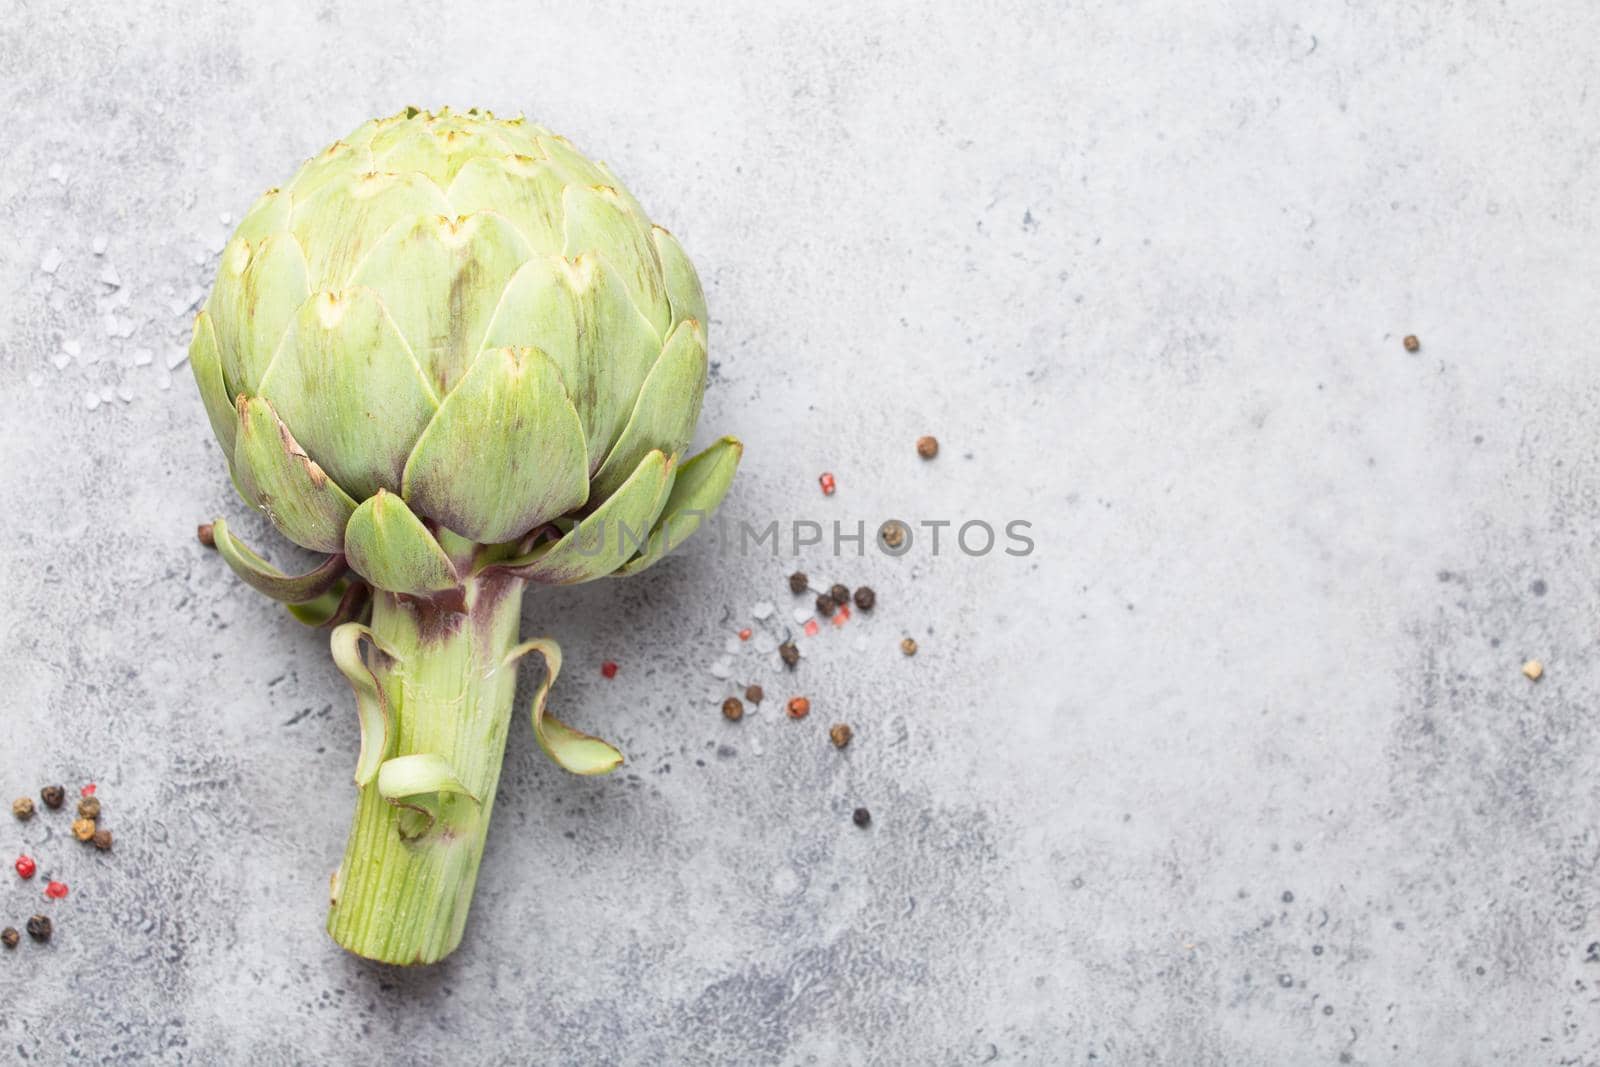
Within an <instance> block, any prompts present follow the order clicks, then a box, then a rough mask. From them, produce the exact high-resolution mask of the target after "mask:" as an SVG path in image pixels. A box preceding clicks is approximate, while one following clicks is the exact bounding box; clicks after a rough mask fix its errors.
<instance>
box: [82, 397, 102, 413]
mask: <svg viewBox="0 0 1600 1067" xmlns="http://www.w3.org/2000/svg"><path fill="white" fill-rule="evenodd" d="M83 406H84V407H86V408H88V409H89V410H90V411H93V410H94V409H95V408H97V407H99V406H100V394H99V393H85V394H83Z"/></svg>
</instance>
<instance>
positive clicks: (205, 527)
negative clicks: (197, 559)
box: [194, 522, 217, 548]
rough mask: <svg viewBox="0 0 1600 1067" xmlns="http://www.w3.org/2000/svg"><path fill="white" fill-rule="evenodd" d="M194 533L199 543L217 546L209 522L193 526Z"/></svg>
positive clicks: (211, 546) (209, 546)
mask: <svg viewBox="0 0 1600 1067" xmlns="http://www.w3.org/2000/svg"><path fill="white" fill-rule="evenodd" d="M194 535H195V537H197V538H198V539H199V540H200V543H201V544H202V545H205V546H206V547H207V548H216V547H217V537H216V533H215V532H214V531H213V530H212V528H211V524H210V523H209V522H202V523H201V524H200V525H199V526H197V527H195V531H194Z"/></svg>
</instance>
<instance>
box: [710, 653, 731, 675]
mask: <svg viewBox="0 0 1600 1067" xmlns="http://www.w3.org/2000/svg"><path fill="white" fill-rule="evenodd" d="M711 675H712V677H714V678H732V677H733V660H731V659H729V658H728V657H727V656H723V657H722V658H720V659H718V660H717V661H716V662H715V663H713V664H711Z"/></svg>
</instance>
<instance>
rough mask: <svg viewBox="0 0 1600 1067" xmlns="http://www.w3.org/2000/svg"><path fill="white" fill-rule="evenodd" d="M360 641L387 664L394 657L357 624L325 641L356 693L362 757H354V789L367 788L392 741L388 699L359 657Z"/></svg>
mask: <svg viewBox="0 0 1600 1067" xmlns="http://www.w3.org/2000/svg"><path fill="white" fill-rule="evenodd" d="M363 641H365V642H366V643H367V644H369V645H371V646H372V649H373V654H374V655H377V656H384V657H386V658H387V659H389V660H390V661H393V660H394V659H395V658H396V657H395V656H394V654H393V653H392V652H390V651H389V650H388V649H387V648H386V647H384V645H383V643H382V642H380V641H379V640H378V638H377V636H376V635H375V634H373V632H372V630H371V629H369V628H368V627H366V626H363V625H361V624H360V623H358V622H347V623H344V624H343V625H340V626H336V627H334V630H333V633H332V634H330V635H329V638H328V645H329V647H330V648H331V649H332V650H333V662H334V664H335V665H336V666H337V667H338V668H339V673H341V674H343V675H344V676H345V679H346V680H347V681H349V683H350V688H351V689H353V690H355V694H356V715H357V717H358V718H359V720H360V723H361V754H360V755H359V756H357V757H356V785H357V786H364V785H366V784H367V783H368V782H370V781H372V779H373V777H374V776H375V775H377V773H378V767H379V765H380V764H381V763H383V759H384V757H385V756H386V755H388V753H389V743H390V741H392V740H393V738H391V737H390V731H389V697H388V695H387V694H386V693H384V691H383V685H382V684H381V683H380V682H379V681H378V676H377V674H376V673H375V672H374V671H373V669H372V668H371V667H370V666H369V665H368V663H367V659H366V657H365V656H364V655H363V654H362V650H361V644H362V642H363Z"/></svg>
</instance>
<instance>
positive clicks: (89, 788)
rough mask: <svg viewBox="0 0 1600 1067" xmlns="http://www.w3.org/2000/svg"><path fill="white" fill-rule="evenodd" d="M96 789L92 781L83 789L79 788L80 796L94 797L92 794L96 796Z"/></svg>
mask: <svg viewBox="0 0 1600 1067" xmlns="http://www.w3.org/2000/svg"><path fill="white" fill-rule="evenodd" d="M95 789H96V786H95V784H94V783H93V782H90V783H89V784H88V785H86V786H84V787H83V788H82V789H80V790H78V795H79V796H80V797H92V796H94V791H95Z"/></svg>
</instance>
